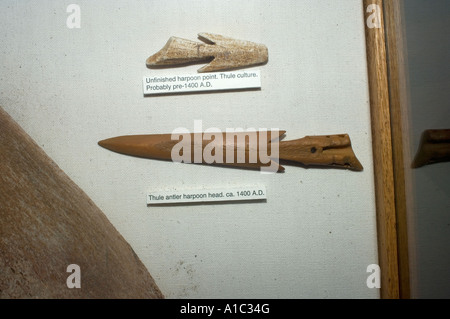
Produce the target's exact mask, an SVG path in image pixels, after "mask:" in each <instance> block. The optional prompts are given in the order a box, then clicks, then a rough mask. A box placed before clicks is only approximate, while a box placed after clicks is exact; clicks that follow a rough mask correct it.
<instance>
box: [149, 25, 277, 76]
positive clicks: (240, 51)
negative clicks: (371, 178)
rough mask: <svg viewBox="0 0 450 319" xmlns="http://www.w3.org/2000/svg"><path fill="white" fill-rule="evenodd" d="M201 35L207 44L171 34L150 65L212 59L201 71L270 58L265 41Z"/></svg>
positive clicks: (209, 34) (188, 62) (246, 65)
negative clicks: (256, 41) (257, 41)
mask: <svg viewBox="0 0 450 319" xmlns="http://www.w3.org/2000/svg"><path fill="white" fill-rule="evenodd" d="M198 36H199V38H200V39H201V40H202V41H204V42H205V43H202V42H195V41H191V40H186V39H182V38H177V37H171V38H170V39H169V41H167V43H166V45H165V46H164V47H163V48H162V49H161V50H160V51H159V52H157V53H155V54H154V55H152V56H150V57H149V58H148V59H147V61H146V64H147V67H149V68H152V67H164V66H175V65H183V64H191V63H200V62H207V61H210V62H209V64H207V65H205V66H204V67H202V68H200V69H199V70H198V72H214V71H225V70H232V69H240V68H245V67H250V66H254V65H260V64H264V63H267V61H268V59H269V53H268V50H267V47H266V46H265V45H263V44H257V43H254V42H250V41H243V40H236V39H232V38H228V37H224V36H221V35H217V34H212V33H199V34H198Z"/></svg>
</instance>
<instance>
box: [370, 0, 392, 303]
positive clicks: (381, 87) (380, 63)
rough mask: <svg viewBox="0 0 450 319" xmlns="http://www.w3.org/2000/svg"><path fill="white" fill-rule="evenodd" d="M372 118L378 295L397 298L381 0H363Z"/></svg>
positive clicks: (385, 63)
mask: <svg viewBox="0 0 450 319" xmlns="http://www.w3.org/2000/svg"><path fill="white" fill-rule="evenodd" d="M363 4H364V17H365V20H366V21H365V24H366V46H367V64H368V74H369V89H370V109H371V117H372V139H373V141H372V147H373V160H374V171H375V197H376V207H377V228H378V256H379V263H380V268H381V298H385V299H388V298H399V280H398V258H397V231H396V215H395V195H394V194H395V192H394V190H395V188H394V172H393V161H392V135H391V126H390V124H391V117H390V110H389V83H388V69H387V56H386V42H385V31H384V17H383V0H363Z"/></svg>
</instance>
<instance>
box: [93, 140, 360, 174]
mask: <svg viewBox="0 0 450 319" xmlns="http://www.w3.org/2000/svg"><path fill="white" fill-rule="evenodd" d="M207 134H208V135H207ZM212 134H214V133H190V134H180V140H177V139H172V134H152V135H126V136H118V137H113V138H109V139H106V140H102V141H99V142H98V144H99V145H100V146H102V147H104V148H106V149H109V150H111V151H114V152H117V153H121V154H126V155H132V156H138V157H145V158H152V159H159V160H173V158H172V149H173V148H174V147H175V146H176V145H177V144H179V142H180V143H182V142H184V141H185V140H188V141H189V142H187V143H185V145H186V146H187V148H188V151H190V154H191V157H190V158H189V161H188V162H189V163H203V164H217V162H213V163H208V162H206V161H205V160H204V159H203V160H202V158H201V156H200V157H199V161H195V158H194V157H195V152H196V149H198V150H199V153H200V154H203V153H204V151H205V149H207V148H209V149H211V148H215V149H216V151H217V149H222V150H223V152H221V153H222V154H223V158H222V157H221V158H220V159H221V161H220V164H221V165H227V166H233V167H241V168H261V167H267V166H271V165H276V166H277V170H276V171H278V172H283V171H284V167H283V166H281V165H278V162H279V161H286V162H287V163H289V162H291V163H299V164H301V165H304V166H313V167H315V166H322V167H329V168H344V169H349V170H353V171H362V170H363V166H362V165H361V163H360V162H359V160H358V159H357V157H356V156H355V153H354V152H353V149H352V144H351V141H350V137H349V136H348V135H347V134H340V135H326V136H305V137H303V138H301V139H297V140H291V141H279V139H280V138H282V136H283V135H284V134H285V131H278V132H276V133H275V132H271V131H268V132H267V137H266V138H265V139H264V141H263V142H261V140H260V139H261V136H264V135H266V134H264V135H261V132H245V133H231V134H230V135H228V137H227V134H229V133H216V134H215V135H216V136H218V137H215V138H214V139H213V138H212V136H209V135H212ZM252 134H255V135H254V139H253V141H254V143H253V144H251V143H250V140H251V139H252V138H251V137H250V136H252ZM229 137H231V139H230V138H229ZM211 144H212V145H211ZM272 147H277V148H278V150H279V151H278V152H279V154H278V158H273V157H270V156H269V157H270V162H268V163H267V162H265V163H264V161H263V160H261V158H260V151H263V152H262V153H263V154H267V153H269V152H268V151H270V150H271V149H272ZM189 149H190V150H189ZM182 151H184V149H183V150H182ZM228 151H231V152H232V153H233V154H232V156H231V158H233V159H234V161H228V160H227V152H228ZM239 153H241V154H243V155H242V161H239V160H238V156H239ZM252 158H253V159H255V160H254V161H252V160H251V159H252Z"/></svg>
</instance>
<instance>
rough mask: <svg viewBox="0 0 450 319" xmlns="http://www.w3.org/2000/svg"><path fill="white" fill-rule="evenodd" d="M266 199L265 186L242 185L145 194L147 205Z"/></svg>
mask: <svg viewBox="0 0 450 319" xmlns="http://www.w3.org/2000/svg"><path fill="white" fill-rule="evenodd" d="M265 199H267V195H266V187H265V186H262V185H259V186H243V187H232V188H215V189H201V190H198V189H197V190H175V191H159V192H150V193H149V194H147V205H164V204H183V203H185V204H186V203H205V202H226V201H260V200H265Z"/></svg>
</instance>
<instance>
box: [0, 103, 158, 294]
mask: <svg viewBox="0 0 450 319" xmlns="http://www.w3.org/2000/svg"><path fill="white" fill-rule="evenodd" d="M71 264H77V265H78V266H79V267H80V284H81V288H72V289H69V288H68V286H67V283H66V281H67V278H68V277H69V276H71V275H72V273H71V272H67V267H68V266H69V265H71ZM0 298H64V299H66V298H163V295H162V293H161V291H160V290H159V288H158V287H157V285H156V284H155V282H154V280H153V278H152V277H151V275H150V274H149V273H148V271H147V269H146V268H145V266H144V265H143V264H142V262H141V261H140V260H139V258H138V256H137V255H136V254H135V253H134V252H133V249H132V248H131V247H130V245H129V244H128V243H127V242H126V241H125V240H124V238H123V237H122V236H121V235H120V234H119V233H118V232H117V230H116V229H115V228H114V227H113V225H112V224H111V223H110V222H109V221H108V219H107V218H106V216H105V215H104V214H103V213H102V212H101V211H100V209H99V208H97V207H96V206H95V204H94V203H93V202H92V201H91V200H90V199H89V197H88V196H87V195H86V194H85V193H84V192H83V191H82V190H81V189H80V188H79V187H78V186H77V185H76V184H75V183H73V182H72V181H71V180H70V179H69V177H68V176H67V175H65V174H64V172H63V171H62V170H61V169H59V168H58V166H57V165H56V164H55V163H54V162H53V161H52V160H51V159H50V158H49V157H48V156H47V155H46V154H45V153H44V152H43V151H42V150H41V149H40V148H39V147H38V146H37V145H36V143H35V142H34V141H33V140H32V139H31V138H30V137H29V136H28V135H27V134H26V133H25V132H24V131H23V130H22V129H21V128H20V127H19V125H17V124H16V123H15V122H14V121H13V120H12V119H11V117H10V116H9V115H8V114H7V113H6V112H5V111H3V110H2V109H1V108H0Z"/></svg>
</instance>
